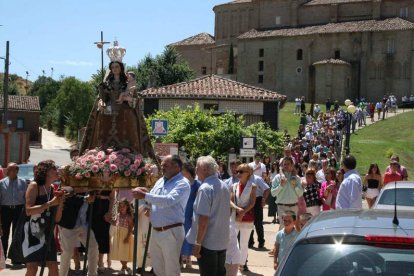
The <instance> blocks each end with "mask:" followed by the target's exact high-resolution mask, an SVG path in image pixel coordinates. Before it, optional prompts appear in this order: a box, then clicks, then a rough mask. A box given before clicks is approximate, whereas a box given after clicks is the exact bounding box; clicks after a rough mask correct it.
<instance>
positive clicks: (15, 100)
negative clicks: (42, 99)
mask: <svg viewBox="0 0 414 276" xmlns="http://www.w3.org/2000/svg"><path fill="white" fill-rule="evenodd" d="M3 107H4V101H3V94H1V95H0V109H3ZM8 108H9V110H25V111H40V103H39V97H38V96H16V95H9V102H8Z"/></svg>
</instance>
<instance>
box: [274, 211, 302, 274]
mask: <svg viewBox="0 0 414 276" xmlns="http://www.w3.org/2000/svg"><path fill="white" fill-rule="evenodd" d="M282 219H283V223H284V225H285V227H284V228H283V229H282V230H280V231H279V232H277V234H276V241H275V253H274V268H275V270H276V269H277V267H278V265H279V262H280V261H282V259H283V257H284V255H285V254H286V252H287V250H288V249H289V247H290V246H291V245H292V243H293V241H294V240H295V238H296V235H297V234H298V232H297V231H296V230H295V222H296V214H295V212H293V211H289V210H288V211H285V213H284V214H283V216H282Z"/></svg>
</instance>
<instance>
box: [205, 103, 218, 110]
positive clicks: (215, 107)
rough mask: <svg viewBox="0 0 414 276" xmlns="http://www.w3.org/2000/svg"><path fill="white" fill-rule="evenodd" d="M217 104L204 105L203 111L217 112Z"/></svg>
mask: <svg viewBox="0 0 414 276" xmlns="http://www.w3.org/2000/svg"><path fill="white" fill-rule="evenodd" d="M218 107H219V106H218V104H208V103H206V104H204V110H213V111H218Z"/></svg>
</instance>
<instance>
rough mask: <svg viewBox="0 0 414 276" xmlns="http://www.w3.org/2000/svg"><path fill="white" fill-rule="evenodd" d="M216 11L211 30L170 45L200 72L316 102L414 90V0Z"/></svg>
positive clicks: (281, 1) (282, 2)
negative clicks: (211, 33) (213, 27)
mask: <svg viewBox="0 0 414 276" xmlns="http://www.w3.org/2000/svg"><path fill="white" fill-rule="evenodd" d="M213 11H214V13H215V31H214V36H213V35H210V34H207V33H201V34H198V35H195V36H192V37H190V38H186V39H184V40H182V41H179V42H176V43H173V44H171V45H172V46H174V47H176V49H177V50H178V51H179V52H180V53H181V55H182V56H183V58H184V59H185V60H186V61H187V62H188V63H189V65H190V67H191V68H192V69H193V70H194V71H195V72H196V74H197V76H202V75H209V74H216V75H219V76H223V77H226V78H229V79H232V80H236V81H238V82H242V83H246V84H249V85H252V86H257V87H261V88H263V89H268V90H272V91H277V92H278V93H281V94H284V95H287V96H288V100H293V99H294V98H296V97H300V96H305V97H306V100H307V101H311V102H324V101H325V100H326V99H327V98H330V99H331V100H339V101H343V100H345V99H346V98H350V99H356V98H361V97H364V98H366V99H367V100H368V101H378V100H379V99H380V98H382V97H383V96H384V95H385V94H387V95H389V94H393V95H395V96H396V97H397V99H401V97H402V96H405V95H410V94H412V93H413V91H414V1H413V0H236V1H232V2H229V3H225V4H221V5H217V6H215V7H214V8H213Z"/></svg>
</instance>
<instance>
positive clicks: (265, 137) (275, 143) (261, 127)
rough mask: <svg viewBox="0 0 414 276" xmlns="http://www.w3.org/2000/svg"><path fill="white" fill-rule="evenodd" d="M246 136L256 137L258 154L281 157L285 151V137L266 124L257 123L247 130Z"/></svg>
mask: <svg viewBox="0 0 414 276" xmlns="http://www.w3.org/2000/svg"><path fill="white" fill-rule="evenodd" d="M244 135H245V136H256V148H257V151H258V152H261V153H264V154H266V155H280V154H282V149H283V142H284V140H283V135H281V134H280V133H278V132H276V131H274V130H272V129H271V128H270V126H269V125H268V124H266V123H263V122H260V123H255V124H252V125H250V126H248V127H247V128H246V132H245V134H244Z"/></svg>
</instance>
